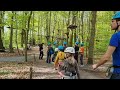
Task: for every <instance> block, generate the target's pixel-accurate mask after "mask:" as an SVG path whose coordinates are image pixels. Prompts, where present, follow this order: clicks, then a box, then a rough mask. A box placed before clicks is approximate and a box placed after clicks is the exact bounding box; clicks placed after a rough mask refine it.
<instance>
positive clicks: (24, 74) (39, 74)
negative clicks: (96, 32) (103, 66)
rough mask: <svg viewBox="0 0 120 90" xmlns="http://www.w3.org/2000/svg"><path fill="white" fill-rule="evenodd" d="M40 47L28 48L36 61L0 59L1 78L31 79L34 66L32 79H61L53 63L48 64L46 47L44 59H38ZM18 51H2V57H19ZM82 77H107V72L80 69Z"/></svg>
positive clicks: (0, 54)
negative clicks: (3, 60) (4, 60)
mask: <svg viewBox="0 0 120 90" xmlns="http://www.w3.org/2000/svg"><path fill="white" fill-rule="evenodd" d="M38 50H39V49H38V47H33V48H32V50H28V54H35V55H36V57H35V58H36V61H34V59H32V60H31V61H28V62H17V61H16V62H15V61H14V62H2V61H0V79H30V67H32V70H33V71H32V79H60V76H59V75H58V73H57V71H56V70H54V65H53V64H47V63H46V62H45V60H46V53H45V52H46V48H44V58H43V60H39V59H38V55H39V51H38ZM15 52H16V53H12V54H10V53H8V54H7V53H0V57H4V59H5V58H6V57H11V56H14V57H16V58H17V57H18V56H19V55H18V54H17V51H15ZM80 74H81V79H105V73H102V72H95V71H89V70H84V69H82V68H81V69H80Z"/></svg>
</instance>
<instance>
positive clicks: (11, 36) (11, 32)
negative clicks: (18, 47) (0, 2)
mask: <svg viewBox="0 0 120 90" xmlns="http://www.w3.org/2000/svg"><path fill="white" fill-rule="evenodd" d="M13 19H14V11H12V17H11V28H10V29H11V31H10V45H9V49H10V53H13V52H14V51H13V43H12V41H13Z"/></svg>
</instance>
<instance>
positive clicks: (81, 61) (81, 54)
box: [80, 43, 84, 67]
mask: <svg viewBox="0 0 120 90" xmlns="http://www.w3.org/2000/svg"><path fill="white" fill-rule="evenodd" d="M83 56H84V44H83V43H82V44H81V47H80V64H81V67H83V66H84V65H83Z"/></svg>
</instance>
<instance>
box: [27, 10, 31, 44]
mask: <svg viewBox="0 0 120 90" xmlns="http://www.w3.org/2000/svg"><path fill="white" fill-rule="evenodd" d="M31 16H32V11H30V15H29V17H28V24H27V26H28V27H27V28H28V29H27V35H26V38H27V44H28V42H29V41H28V33H29V31H30V30H29V29H30V20H31Z"/></svg>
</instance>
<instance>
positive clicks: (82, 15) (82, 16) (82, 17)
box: [81, 11, 84, 42]
mask: <svg viewBox="0 0 120 90" xmlns="http://www.w3.org/2000/svg"><path fill="white" fill-rule="evenodd" d="M83 19H84V11H82V14H81V31H82V33H81V36H82V42H84V30H83Z"/></svg>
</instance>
